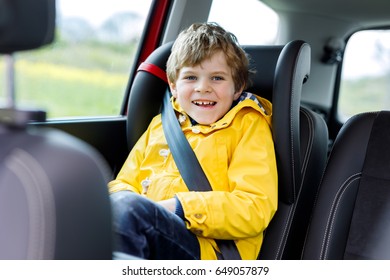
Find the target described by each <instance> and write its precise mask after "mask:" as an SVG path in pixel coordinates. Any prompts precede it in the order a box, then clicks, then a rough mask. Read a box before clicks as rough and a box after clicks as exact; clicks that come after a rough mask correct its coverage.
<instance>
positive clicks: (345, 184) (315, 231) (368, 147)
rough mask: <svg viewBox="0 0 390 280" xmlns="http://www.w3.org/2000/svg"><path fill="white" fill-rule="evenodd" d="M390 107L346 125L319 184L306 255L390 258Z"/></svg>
mask: <svg viewBox="0 0 390 280" xmlns="http://www.w3.org/2000/svg"><path fill="white" fill-rule="evenodd" d="M389 127H390V112H389V111H381V112H370V113H361V114H358V115H356V116H354V117H352V118H350V119H349V120H348V121H347V122H346V123H345V124H344V125H343V127H342V128H341V130H340V132H339V133H338V135H337V137H336V140H335V142H334V145H333V148H332V151H331V153H330V156H329V161H328V163H327V166H326V169H325V173H324V177H323V179H322V181H321V184H320V190H319V193H318V198H317V202H316V205H315V209H314V212H313V217H312V221H311V223H310V226H309V231H308V235H307V240H306V242H305V246H304V251H303V255H302V258H303V259H311V260H317V259H322V260H343V259H365V260H368V259H376V260H379V259H386V260H389V259H390V235H389V232H390V218H389V217H390V216H389V215H390V188H389V184H390V149H389V143H390V130H389Z"/></svg>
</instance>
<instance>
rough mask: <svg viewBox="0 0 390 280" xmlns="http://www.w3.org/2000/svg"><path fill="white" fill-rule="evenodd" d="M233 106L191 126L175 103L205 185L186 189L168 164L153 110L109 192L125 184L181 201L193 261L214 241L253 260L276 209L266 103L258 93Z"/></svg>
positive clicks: (209, 254)
mask: <svg viewBox="0 0 390 280" xmlns="http://www.w3.org/2000/svg"><path fill="white" fill-rule="evenodd" d="M256 97H257V100H258V101H260V103H261V104H262V106H263V108H264V109H265V112H267V113H265V112H264V111H263V110H262V109H261V108H260V106H258V105H257V104H256V103H255V102H254V101H253V100H250V99H246V100H243V101H241V102H239V103H238V104H237V105H236V106H234V107H233V108H232V109H231V110H230V111H229V112H228V113H227V114H226V115H225V116H224V117H223V118H222V119H220V120H219V121H217V122H216V123H214V124H212V125H194V126H193V125H191V122H190V120H189V118H188V116H187V115H186V114H185V113H184V112H182V110H181V109H180V107H179V105H178V104H177V102H175V101H173V106H174V108H175V110H176V111H177V115H178V116H179V121H180V122H181V127H182V129H183V131H184V133H185V136H186V138H187V139H188V141H189V143H190V145H191V147H192V148H193V150H194V151H195V154H196V156H197V158H198V160H199V161H200V163H201V165H202V167H203V169H204V171H205V173H206V176H207V178H208V179H209V181H210V184H211V186H212V188H213V191H210V192H189V191H188V189H187V187H186V185H185V183H184V181H183V179H182V178H181V176H180V173H179V171H178V170H177V167H176V165H175V162H174V159H173V157H172V154H170V152H169V148H168V144H167V142H166V140H165V137H164V132H163V129H162V123H161V115H158V116H156V117H155V118H154V119H153V120H152V122H151V123H150V125H149V128H148V129H147V131H146V132H145V133H144V134H143V136H142V137H141V138H140V139H139V141H138V142H137V144H136V145H135V146H134V148H133V149H132V150H131V152H130V154H129V156H128V158H127V160H126V162H125V163H124V165H123V167H122V169H121V170H120V172H119V174H118V176H117V178H116V179H115V180H113V181H111V182H110V183H109V190H110V192H111V193H113V192H117V191H121V190H130V191H133V192H136V193H139V194H142V195H145V196H146V197H148V198H150V199H152V200H154V201H160V200H165V199H169V198H172V197H174V196H175V195H176V196H177V198H178V199H179V201H180V202H181V204H182V207H183V210H184V214H185V219H186V220H185V221H186V225H187V228H188V229H189V230H191V231H192V232H193V233H195V234H196V235H197V236H198V240H199V244H200V248H201V259H216V258H217V257H216V253H215V251H214V249H216V250H218V249H217V245H216V243H215V241H214V239H233V240H236V245H237V247H238V250H239V252H240V254H241V257H242V259H256V257H257V255H258V254H259V251H260V247H261V244H262V241H263V231H264V230H265V229H266V227H267V226H268V224H269V222H270V220H271V218H272V217H273V215H274V213H275V211H276V209H277V170H276V160H275V152H274V146H273V140H272V133H271V112H272V108H271V103H270V102H269V101H268V100H266V99H263V98H260V97H258V96H256Z"/></svg>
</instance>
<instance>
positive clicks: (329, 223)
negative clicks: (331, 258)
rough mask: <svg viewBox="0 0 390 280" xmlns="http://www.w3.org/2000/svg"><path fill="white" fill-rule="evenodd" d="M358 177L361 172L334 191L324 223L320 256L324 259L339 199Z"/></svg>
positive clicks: (327, 251) (327, 250)
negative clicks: (334, 194) (325, 222)
mask: <svg viewBox="0 0 390 280" xmlns="http://www.w3.org/2000/svg"><path fill="white" fill-rule="evenodd" d="M360 177H361V172H360V173H356V174H353V175H352V176H350V177H348V178H347V179H346V180H345V181H344V183H343V184H342V185H341V188H340V189H339V190H338V191H337V193H336V196H335V198H334V200H333V202H332V206H331V210H330V213H329V216H328V221H327V224H326V229H325V233H324V238H323V241H322V246H321V252H320V258H321V257H323V258H324V259H325V258H326V257H327V255H328V253H329V243H330V240H331V237H332V234H333V228H334V222H335V217H336V213H337V211H338V209H339V205H340V200H341V198H342V197H343V195H344V193H345V191H346V190H347V189H348V187H350V186H351V184H352V183H353V182H354V181H356V180H358V179H360Z"/></svg>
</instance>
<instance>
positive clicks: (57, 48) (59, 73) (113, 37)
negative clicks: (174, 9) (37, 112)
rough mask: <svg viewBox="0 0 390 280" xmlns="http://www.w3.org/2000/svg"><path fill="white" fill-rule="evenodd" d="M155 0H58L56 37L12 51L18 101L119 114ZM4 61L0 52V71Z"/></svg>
mask: <svg viewBox="0 0 390 280" xmlns="http://www.w3.org/2000/svg"><path fill="white" fill-rule="evenodd" d="M151 2H152V0H142V1H137V0H99V1H96V0H82V1H80V0H57V2H56V6H57V26H56V38H55V42H54V43H53V44H51V45H49V46H46V47H43V48H41V49H39V50H33V51H26V52H20V53H16V54H15V55H14V58H15V63H14V64H15V91H16V102H17V105H18V106H24V107H34V108H41V109H44V110H46V111H47V114H48V117H49V118H63V117H79V116H108V115H110V116H111V115H118V114H119V113H120V109H121V106H122V100H123V97H124V93H125V88H126V85H127V80H128V75H129V70H130V69H131V65H132V62H133V59H134V55H135V52H136V50H137V47H138V43H139V41H140V37H141V33H142V30H143V26H144V24H145V21H146V17H147V14H148V11H149V8H150V5H151ZM5 67H6V63H5V58H4V57H0V75H1V77H4V75H5ZM4 95H5V89H3V88H0V101H1V103H2V104H4V103H5V102H6V100H5V99H6V97H5V96H4Z"/></svg>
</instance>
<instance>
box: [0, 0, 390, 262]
mask: <svg viewBox="0 0 390 280" xmlns="http://www.w3.org/2000/svg"><path fill="white" fill-rule="evenodd" d="M217 1H218V0H214V1H213V0H196V1H195V0H187V1H181V0H155V1H150V4H149V5H150V7H149V8H148V13H147V16H145V22H144V25H143V28H142V32H141V35H140V36H139V38H138V39H137V40H138V41H137V44H138V45H137V48H136V51H135V52H134V58H133V61H132V62H131V64H130V65H127V66H126V71H127V72H126V76H125V82H124V83H123V82H122V86H123V92H121V93H120V94H121V95H122V97H121V101H120V105H119V107H120V109H119V110H118V112H116V113H115V114H114V115H113V116H107V115H101V116H93V117H91V116H86V117H79V116H70V117H60V118H51V117H50V115H48V114H51V112H50V111H48V112H46V110H44V109H40V108H25V107H23V106H20V104H19V103H18V101H19V99H18V97H19V95H18V94H19V93H20V91H19V88H18V87H17V85H18V79H19V76H18V74H19V72H18V71H16V70H15V68H17V67H15V66H19V65H21V64H17V62H16V61H17V60H16V59H18V57H19V53H22V54H21V57H23V53H25V52H28V51H33V50H40V49H42V48H55V47H58V46H60V47H61V46H62V45H61V44H63V45H64V43H63V42H62V41H61V42H62V43H57V41H56V40H58V37H60V39H61V40H64V39H63V38H65V35H61V36H62V37H61V36H59V35H58V31H56V28H58V26H60V25H59V23H58V22H59V19H61V18H62V17H64V16H63V15H62V14H60V13H59V12H58V7H59V6H60V4H59V3H60V2H59V0H58V1H55V0H34V1H28V0H14V1H12V3H11V2H10V1H6V0H0V54H1V55H2V57H3V59H4V65H5V66H6V68H5V71H3V72H0V74H1V75H4V76H5V77H6V79H5V81H6V83H5V86H4V92H5V94H4V97H2V98H3V99H5V100H6V101H5V105H4V106H0V107H2V108H1V109H0V127H1V139H2V145H1V150H0V154H1V155H2V157H1V163H0V174H1V175H0V182H1V183H0V224H1V226H0V233H1V234H0V248H1V249H0V259H3V260H4V259H75V260H80V259H104V260H107V259H112V258H114V259H128V258H129V257H128V256H124V255H120V254H117V253H116V252H112V244H111V242H112V233H111V230H112V229H111V216H110V215H111V211H110V201H109V194H108V190H107V183H108V181H109V180H111V179H112V178H114V177H115V176H116V174H117V173H118V172H119V170H120V168H121V166H122V164H123V162H124V161H125V159H126V157H127V156H128V153H129V151H130V150H131V148H132V147H133V146H134V144H135V143H136V141H137V140H138V139H139V137H140V136H141V135H142V133H143V132H144V131H145V130H146V128H147V126H148V124H149V122H150V120H151V119H152V118H153V117H154V116H155V115H157V114H159V113H160V112H161V106H162V101H163V96H164V93H165V91H166V89H167V83H166V81H164V79H161V76H159V74H156V71H155V70H154V71H153V70H150V69H151V68H150V67H145V65H152V66H153V67H156V68H157V69H159V70H158V71H161V72H159V73H160V74H161V73H164V71H165V64H166V60H167V58H168V56H169V54H170V49H171V46H172V42H173V41H174V40H175V38H176V36H177V35H178V33H179V32H180V31H181V30H183V29H184V28H185V27H187V26H189V25H190V24H192V23H194V22H205V21H209V20H210V17H209V15H211V14H212V11H215V10H213V8H214V9H216V8H215V7H217V6H214V4H215V5H216V3H217ZM251 1H252V2H256V4H259V3H260V4H261V5H262V6H264V7H266V8H267V9H269V10H272V12H273V13H274V14H275V15H277V18H278V26H277V32H276V35H275V37H274V39H273V41H272V42H271V41H270V42H266V43H255V44H246V43H243V44H242V46H243V48H244V49H245V51H246V52H247V53H248V54H249V56H250V58H251V67H253V68H254V69H256V73H255V74H254V75H253V77H251V81H252V84H251V86H250V87H249V88H248V91H250V92H254V93H259V95H261V96H263V97H265V98H267V99H268V100H270V101H271V102H272V104H273V119H272V129H273V131H272V132H273V140H274V143H275V154H276V158H277V169H278V192H279V194H278V195H279V199H278V210H277V212H276V214H275V216H274V218H273V219H272V221H271V224H270V225H269V227H268V228H267V230H266V232H265V238H264V242H263V245H262V248H261V251H260V254H259V256H258V259H259V260H330V259H332V260H344V259H348V260H350V259H360V260H362V259H363V260H365V259H385V260H386V259H390V254H389V253H388V252H390V240H389V237H388V236H389V235H388V232H389V231H390V223H389V217H390V216H389V214H390V213H389V210H388V209H390V208H389V207H388V206H389V205H390V193H389V190H388V187H389V184H388V183H389V180H390V178H389V175H388V174H390V173H389V162H390V150H389V148H388V142H389V140H390V139H389V137H390V134H389V131H390V130H389V129H388V127H389V125H390V123H389V121H390V114H389V112H388V111H387V110H389V108H388V104H386V102H385V101H382V99H379V100H380V101H378V103H379V107H375V106H377V105H375V106H374V107H368V105H370V104H371V102H370V101H369V100H370V99H372V98H374V97H373V96H374V95H375V94H376V90H377V87H376V86H377V85H378V84H380V83H382V80H380V79H379V78H377V76H375V77H374V78H373V76H368V77H366V76H363V77H360V76H359V77H360V78H359V77H357V76H354V77H353V78H351V79H347V78H346V77H347V76H346V75H347V74H346V71H347V70H348V69H350V68H348V67H351V66H349V65H347V62H348V61H350V60H347V58H348V55H349V53H350V51H349V50H350V49H349V44H350V42H351V44H352V42H353V40H354V38H355V37H354V36H355V34H359V32H366V31H370V32H371V31H373V32H377V33H375V34H379V35H378V36H382V35H383V36H386V35H385V34H386V33H385V31H386V30H387V29H388V27H389V26H390V13H389V11H390V2H386V1H383V0H371V1H366V0H365V1H359V2H356V3H354V4H353V5H351V3H350V1H346V0H342V1H335V0H329V1H317V0H311V1H309V0H296V1H288V0H272V1H271V0H251ZM223 3H226V5H232V6H233V7H237V8H238V6H242V7H243V8H245V7H246V6H245V5H246V3H249V0H248V1H243V2H242V1H234V0H229V1H225V2H223ZM128 5H129V6H130V7H131V6H132V5H133V6H136V5H137V4H136V2H131V1H129V4H128ZM248 7H249V6H248ZM56 9H57V10H56ZM1 11H6V12H1ZM31 11H34V12H33V13H32V12H31ZM236 16H237V19H239V21H242V22H244V24H243V25H244V27H245V29H244V30H245V32H247V33H250V34H251V37H256V36H261V33H262V32H265V31H264V30H265V29H261V27H257V26H254V25H251V24H249V22H250V19H248V23H246V21H245V15H242V14H237V15H236ZM259 17H260V15H259ZM241 18H243V19H241ZM234 22H235V24H236V25H238V23H237V20H235V21H233V23H234ZM132 24H133V25H135V23H134V22H131V24H130V25H129V26H130V27H129V26H127V28H131V27H132ZM379 31H380V32H379ZM56 32H57V33H56ZM243 34H245V33H243ZM236 35H237V37H238V40H239V41H240V36H239V34H236ZM378 38H379V37H378ZM111 40H112V39H111ZM373 41H374V43H373V44H374V45H375V46H376V48H375V53H374V54H375V55H376V56H378V57H379V60H381V61H382V62H384V64H386V62H388V61H387V60H386V59H387V58H390V55H388V54H389V53H390V49H389V48H387V49H386V44H384V45H381V44H380V41H379V39H375V40H373ZM360 43H361V42H360ZM77 44H79V41H75V46H76V47H77ZM361 44H362V43H361ZM386 51H387V53H386ZM365 52H369V51H368V47H366V48H361V49H359V52H358V56H357V58H358V59H355V60H353V63H354V64H353V66H352V69H353V68H356V69H357V68H359V69H360V68H362V69H365V68H367V69H370V68H374V66H371V65H370V66H368V65H366V64H365V63H366V62H365V60H364V59H363V57H365V56H364V55H365ZM372 56H373V55H372ZM359 57H361V60H359ZM0 62H2V61H0ZM359 63H360V64H359ZM382 64H383V63H382ZM153 67H152V69H155V68H153ZM386 67H387V66H386V65H385V66H384V68H381V69H382V70H381V71H382V72H380V75H382V76H383V77H384V79H385V78H387V84H389V83H388V78H389V75H388V73H389V72H390V71H389V68H388V67H387V68H386ZM356 69H355V70H356ZM386 71H387V72H386ZM90 73H92V71H90ZM91 75H92V74H91ZM107 75H108V74H107ZM162 75H163V74H162ZM378 75H379V74H378ZM382 76H380V77H381V78H382ZM76 82H77V81H76ZM358 82H359V83H358ZM363 82H364V83H363ZM371 82H372V83H371ZM354 83H356V84H354ZM348 85H354V86H355V87H351V88H348V90H349V91H348V93H349V92H352V93H351V94H350V95H348V96H347V97H349V99H346V101H343V100H344V99H343V98H347V97H345V96H346V93H345V92H347V90H346V88H347V86H348ZM378 87H379V85H378ZM359 88H368V91H369V92H370V89H372V90H371V91H375V92H373V93H372V95H369V96H368V97H361V95H360V91H358V89H359ZM57 89H58V88H55V89H52V90H54V91H55V90H57ZM351 89H352V90H351ZM388 89H389V88H388V86H387V87H385V93H384V95H386V94H387V95H388ZM58 90H59V89H58ZM386 91H387V92H386ZM354 92H357V93H356V94H354ZM22 94H23V93H22ZM375 96H376V95H375ZM97 99H98V98H97ZM384 100H385V99H384ZM91 102H92V101H91ZM345 103H348V104H349V107H353V108H352V109H350V108H349V107H348V110H352V111H351V113H347V112H346V111H347V109H345V110H344V109H343V108H345V107H342V106H344V104H345ZM366 104H367V107H364V106H365V105H366ZM389 104H390V103H389ZM88 105H89V103H85V104H84V105H83V106H85V107H88ZM343 110H344V111H343ZM355 110H356V111H355ZM92 237H93V238H92Z"/></svg>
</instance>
